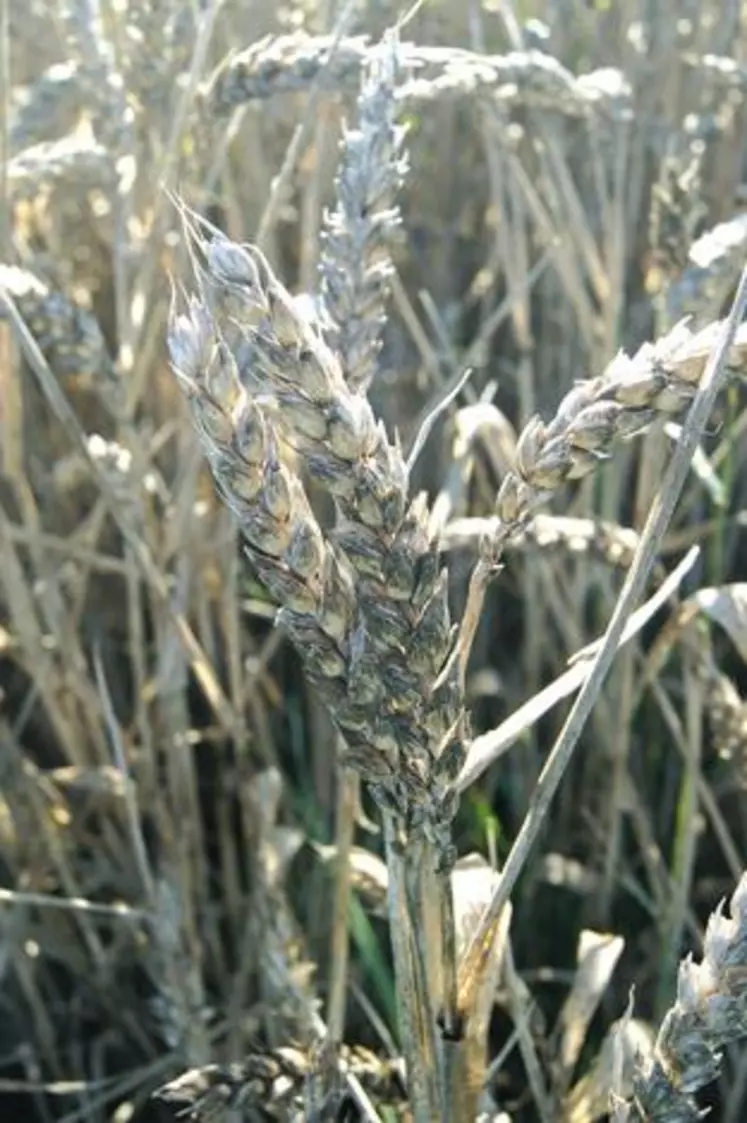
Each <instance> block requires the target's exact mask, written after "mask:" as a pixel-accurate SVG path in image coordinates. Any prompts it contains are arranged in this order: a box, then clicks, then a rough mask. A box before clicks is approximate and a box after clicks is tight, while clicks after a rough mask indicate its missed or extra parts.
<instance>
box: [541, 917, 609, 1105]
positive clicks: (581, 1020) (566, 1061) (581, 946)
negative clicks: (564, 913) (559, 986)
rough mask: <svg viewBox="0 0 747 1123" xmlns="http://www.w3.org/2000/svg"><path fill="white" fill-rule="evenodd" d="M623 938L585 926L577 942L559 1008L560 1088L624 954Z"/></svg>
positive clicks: (567, 1075)
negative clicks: (573, 968) (572, 971)
mask: <svg viewBox="0 0 747 1123" xmlns="http://www.w3.org/2000/svg"><path fill="white" fill-rule="evenodd" d="M624 947H625V941H624V940H623V939H622V938H621V937H620V936H611V935H609V934H606V933H605V934H603V933H600V932H593V931H590V930H588V929H585V930H584V931H583V932H581V935H580V936H579V941H578V951H577V963H576V973H575V975H574V976H573V985H572V987H571V989H570V991H569V992H568V995H567V997H566V999H565V1002H564V1003H563V1007H562V1009H561V1011H560V1016H559V1018H558V1023H557V1027H556V1033H557V1034H558V1035H559V1045H558V1049H557V1058H556V1063H557V1065H558V1074H559V1078H560V1082H561V1086H562V1087H563V1088H567V1086H568V1084H569V1083H570V1079H571V1077H572V1075H573V1070H574V1068H575V1066H576V1063H577V1061H578V1059H579V1057H580V1055H581V1050H582V1049H583V1046H584V1042H585V1040H586V1034H587V1031H588V1029H589V1024H590V1022H591V1019H592V1018H593V1017H594V1014H595V1012H596V1010H597V1008H598V1006H599V1003H600V1002H601V1000H602V998H603V997H604V993H605V991H606V990H607V988H608V986H609V983H610V980H611V977H612V972H613V971H614V970H615V967H616V966H617V963H618V960H619V959H620V956H621V955H622V953H623V948H624Z"/></svg>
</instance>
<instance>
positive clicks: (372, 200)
mask: <svg viewBox="0 0 747 1123" xmlns="http://www.w3.org/2000/svg"><path fill="white" fill-rule="evenodd" d="M399 66H400V63H399V49H398V44H397V42H396V39H395V37H394V36H391V37H389V39H387V40H385V41H384V43H383V44H382V46H381V47H380V48H379V49H378V50H377V51H375V52H372V54H371V56H370V65H369V67H368V72H367V76H366V80H365V82H364V85H363V89H362V91H361V95H360V97H359V99H358V110H357V122H356V125H355V127H352V128H348V129H346V131H345V136H344V139H343V147H342V159H341V165H340V170H339V173H338V175H337V179H336V181H335V186H336V189H337V206H336V208H335V210H334V211H333V212H332V213H331V214H330V215H328V216H327V222H326V228H325V231H324V254H323V256H322V262H321V280H322V284H321V295H322V299H323V301H324V310H325V313H326V315H327V316H328V317H329V319H330V320H331V322H332V323H331V325H330V329H329V335H330V339H331V342H333V344H334V347H335V350H336V351H337V352H338V354H339V355H340V358H341V360H342V366H343V371H344V374H345V378H346V380H347V383H348V385H349V386H350V388H351V389H352V390H360V391H365V390H367V389H368V387H369V385H370V384H371V382H372V381H373V377H374V374H375V373H376V360H377V356H378V352H379V349H380V347H381V331H382V327H383V325H384V323H385V320H386V310H385V300H386V297H387V294H388V289H389V279H390V276H391V273H392V265H391V262H390V260H389V255H388V252H387V242H388V240H389V238H390V237H391V234H392V232H393V231H394V229H396V227H397V226H398V225H399V221H400V215H399V209H398V207H396V205H395V203H394V200H395V198H396V195H397V192H398V190H399V188H400V186H401V184H402V181H403V179H404V176H405V173H406V169H407V159H406V157H405V156H404V155H403V152H402V146H403V143H404V138H405V130H404V128H402V127H401V126H398V125H397V124H396V119H395V118H396V105H395V90H396V81H397V77H398V71H399Z"/></svg>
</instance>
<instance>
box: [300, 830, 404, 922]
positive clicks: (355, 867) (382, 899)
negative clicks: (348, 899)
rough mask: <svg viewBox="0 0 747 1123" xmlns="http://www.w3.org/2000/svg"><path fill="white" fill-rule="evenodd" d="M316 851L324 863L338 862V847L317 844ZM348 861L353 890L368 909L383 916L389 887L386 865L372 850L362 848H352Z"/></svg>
mask: <svg viewBox="0 0 747 1123" xmlns="http://www.w3.org/2000/svg"><path fill="white" fill-rule="evenodd" d="M315 850H316V851H317V853H318V854H319V856H320V857H321V858H322V860H323V861H324V862H329V863H330V864H334V862H335V861H336V858H337V850H336V847H334V846H321V845H319V844H317V845H316V846H315ZM348 861H349V864H350V886H351V888H352V889H353V890H354V892H355V893H357V894H358V895H359V896H360V898H361V899H362V901H363V903H364V904H365V905H366V906H367V907H368V908H370V909H371V910H372V911H373V912H375V913H378V914H382V915H383V913H384V912H385V911H386V899H387V889H388V885H389V877H388V874H387V868H386V863H385V862H383V861H382V860H381V858H379V857H378V856H377V855H376V854H372V853H371V851H370V850H364V849H363V847H362V846H353V847H352V848H351V850H350V854H349V856H348Z"/></svg>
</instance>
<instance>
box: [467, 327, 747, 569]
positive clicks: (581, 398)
mask: <svg viewBox="0 0 747 1123" xmlns="http://www.w3.org/2000/svg"><path fill="white" fill-rule="evenodd" d="M720 326H721V325H720V324H718V323H712V324H709V325H708V326H707V327H706V328H704V329H703V330H701V331H699V332H697V333H693V332H692V331H691V330H690V329H689V327H688V326H687V325H686V324H685V323H684V322H683V323H680V324H677V325H676V326H675V327H674V328H673V329H672V330H671V331H670V332H668V333H667V334H666V335H664V336H662V337H661V338H660V339H659V340H657V341H656V342H655V343H653V344H645V345H644V346H643V347H641V348H640V350H639V351H637V352H636V354H635V355H633V356H632V357H629V356H627V355H625V354H624V353H622V352H620V354H619V355H618V356H617V357H616V358H615V359H613V360H612V362H611V363H610V365H609V366H608V367H607V370H606V371H605V372H604V374H602V375H601V376H599V377H598V378H593V379H589V380H587V381H583V382H579V383H577V385H576V386H575V387H574V388H573V389H572V390H571V391H569V393H568V394H566V396H565V397H564V398H563V400H562V402H561V403H560V406H559V407H558V410H557V412H556V414H555V417H554V418H553V420H552V421H551V422H550V423H549V424H545V423H544V422H543V421H542V420H541V419H540V418H539V417H537V416H535V417H533V418H532V419H531V420H530V421H529V423H528V424H527V425H526V427H525V428H524V431H523V432H522V434H521V437H520V438H519V442H518V446H517V454H516V467H515V470H514V471H513V472H510V473H509V474H508V475H507V476H506V477H505V479H504V480H503V483H502V485H501V488H500V491H499V493H498V498H497V500H496V515H497V519H496V522H495V524H494V529H493V532H492V533H491V534H488V535H486V537H485V539H484V545H485V549H486V551H487V556H491V555H492V556H497V553H499V552H500V550H501V548H502V546H503V544H504V543H505V541H506V540H507V539H508V538H510V537H513V535H515V534H516V533H518V532H519V531H520V530H521V527H522V525H523V523H524V522H525V520H526V519H527V518H529V516H530V515H531V513H532V511H533V510H534V508H535V507H536V506H537V505H538V504H539V503H541V502H543V501H544V500H546V499H547V498H548V497H549V496H550V495H551V494H552V493H553V492H554V491H556V490H557V488H559V487H560V486H561V485H562V484H563V483H564V482H565V481H567V480H575V479H582V478H583V477H584V476H586V475H588V474H589V473H590V472H592V471H594V469H595V468H596V467H597V466H598V465H599V464H600V463H602V462H603V461H605V460H607V459H609V457H610V456H611V455H612V451H613V448H614V446H615V444H616V443H617V442H619V441H621V440H625V439H628V438H631V437H634V436H636V435H637V434H639V433H642V432H643V431H644V430H645V429H647V428H648V427H649V426H650V425H651V424H652V423H653V422H654V421H655V420H656V419H657V418H661V417H667V416H671V415H673V414H676V413H679V412H680V411H681V410H683V409H684V408H685V407H686V405H687V403H688V402H689V401H690V400H691V399H692V398H693V397H694V396H695V393H696V391H697V388H698V383H699V381H700V378H701V375H702V373H703V370H704V367H705V363H706V360H707V358H708V355H709V353H710V350H711V348H712V346H713V343H714V341H715V339H716V338H717V336H718V332H719V330H720ZM746 360H747V325H742V326H741V327H740V328H739V330H738V333H737V336H736V339H735V342H734V346H733V348H732V350H731V353H730V363H731V367H732V369H733V370H734V371H740V370H741V369H742V368H743V366H744V363H745V361H746Z"/></svg>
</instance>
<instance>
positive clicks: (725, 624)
mask: <svg viewBox="0 0 747 1123" xmlns="http://www.w3.org/2000/svg"><path fill="white" fill-rule="evenodd" d="M689 603H690V604H692V605H694V606H695V607H697V608H698V609H699V610H700V611H701V612H703V613H705V615H706V616H707V617H708V618H709V619H710V620H712V621H713V622H714V624H719V625H720V626H721V627H722V628H723V629H724V631H725V632H726V634H727V635H728V637H729V639H730V640H731V641H732V643H733V644H734V646H735V647H736V649H737V651H738V652H739V654H740V655H741V657H742V659H743V660H744V662H745V663H747V584H734V585H723V586H721V587H720V588H712V589H699V590H698V592H697V593H695V594H694V596H692V597H690V598H689Z"/></svg>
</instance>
